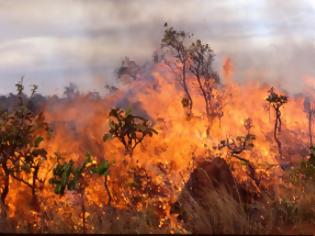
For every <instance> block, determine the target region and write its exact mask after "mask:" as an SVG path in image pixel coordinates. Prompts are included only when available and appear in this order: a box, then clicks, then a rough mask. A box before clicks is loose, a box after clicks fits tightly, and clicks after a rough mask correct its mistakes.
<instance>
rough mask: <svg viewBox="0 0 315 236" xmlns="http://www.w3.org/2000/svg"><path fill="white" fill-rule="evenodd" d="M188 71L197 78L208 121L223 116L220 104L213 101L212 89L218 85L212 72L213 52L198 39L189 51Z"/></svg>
mask: <svg viewBox="0 0 315 236" xmlns="http://www.w3.org/2000/svg"><path fill="white" fill-rule="evenodd" d="M189 55H190V64H189V70H190V71H191V73H192V74H193V75H195V77H196V78H197V82H198V85H199V88H200V90H201V93H202V96H203V98H204V101H205V105H206V113H207V117H208V119H209V120H212V119H213V118H215V117H221V116H222V115H223V112H222V107H221V104H220V103H219V102H218V101H215V97H214V93H213V92H214V89H215V87H216V84H218V83H220V78H219V75H218V74H217V73H216V72H215V71H214V70H213V68H212V62H213V59H214V55H213V52H212V50H211V48H210V47H209V45H208V44H205V45H204V44H202V43H201V41H200V40H199V39H198V40H196V42H194V43H192V45H191V47H190V49H189Z"/></svg>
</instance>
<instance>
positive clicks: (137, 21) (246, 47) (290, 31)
mask: <svg viewBox="0 0 315 236" xmlns="http://www.w3.org/2000/svg"><path fill="white" fill-rule="evenodd" d="M165 21H167V22H169V24H171V25H174V26H175V27H176V28H178V29H183V30H186V31H189V32H192V33H194V34H195V36H196V37H198V38H200V39H202V40H203V41H206V42H208V43H209V44H210V46H211V47H212V48H213V50H214V52H215V54H216V55H217V56H216V65H217V67H218V68H219V66H220V65H221V64H222V61H223V58H224V57H231V58H232V60H233V62H234V64H235V65H234V67H235V77H236V78H237V79H239V80H243V79H248V78H250V79H265V80H273V81H281V82H282V83H283V84H284V87H285V88H287V89H289V90H291V91H293V92H296V91H299V90H300V89H301V86H302V78H303V77H304V76H305V75H308V76H314V77H315V63H314V62H315V60H314V58H315V1H314V0H309V1H307V0H292V1H290V0H247V1H245V0H230V1H229V0H222V1H218V0H187V1H186V0H151V1H149V0H113V1H110V0H107V1H105V0H104V1H97V0H90V1H83V0H82V1H79V0H77V1H74V0H73V1H70V0H60V1H57V0H27V1H25V0H20V1H18V0H9V1H8V0H0V29H1V31H0V93H1V94H7V93H8V92H10V91H13V90H14V83H15V82H16V81H17V80H18V79H19V78H20V77H21V76H22V75H24V76H25V79H26V83H27V84H31V83H36V84H38V85H39V86H40V89H41V92H43V93H46V94H47V93H48V94H52V93H61V92H62V91H63V87H64V86H65V85H67V84H68V83H69V82H70V81H73V82H75V83H77V84H78V85H79V86H80V87H81V88H83V89H86V90H87V89H91V90H97V91H101V90H103V87H104V84H105V83H111V81H113V75H112V72H113V70H114V69H115V68H117V66H118V65H119V64H120V61H121V59H122V58H123V57H124V56H129V57H130V58H132V59H135V60H137V61H139V62H144V61H145V60H151V58H152V52H153V51H154V50H155V49H157V48H158V47H159V42H160V39H161V37H162V34H163V24H164V22H165Z"/></svg>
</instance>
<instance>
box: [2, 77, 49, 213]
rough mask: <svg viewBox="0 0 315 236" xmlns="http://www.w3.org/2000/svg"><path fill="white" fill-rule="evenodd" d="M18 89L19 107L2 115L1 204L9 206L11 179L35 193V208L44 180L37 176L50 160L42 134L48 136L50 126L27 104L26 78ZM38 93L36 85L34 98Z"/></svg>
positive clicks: (32, 94) (18, 85)
mask: <svg viewBox="0 0 315 236" xmlns="http://www.w3.org/2000/svg"><path fill="white" fill-rule="evenodd" d="M16 87H17V97H18V104H17V108H16V109H15V110H13V111H12V112H3V113H1V115H0V127H1V128H0V168H1V171H2V173H3V179H4V186H3V187H2V191H1V202H2V204H3V205H4V206H5V205H6V204H5V203H6V202H5V200H6V197H7V195H8V193H9V186H10V178H13V179H14V180H16V181H19V182H21V183H23V184H24V185H25V186H27V187H29V188H30V189H31V190H32V200H33V203H34V206H35V207H36V206H37V204H36V203H37V190H38V188H39V187H40V186H39V185H40V184H41V183H43V181H44V180H41V179H39V177H38V174H39V170H40V167H41V165H42V163H43V161H45V160H46V158H47V152H46V150H45V149H44V148H41V147H40V144H41V142H42V141H43V140H44V138H43V136H42V135H43V134H47V133H48V131H49V127H48V124H47V123H46V122H45V117H44V115H43V113H39V114H37V115H36V114H34V113H32V112H31V111H30V110H29V109H28V108H27V106H26V105H25V103H24V99H23V97H24V96H23V91H24V85H23V79H21V81H20V82H18V83H17V84H16ZM36 90H37V86H33V89H32V93H31V97H32V96H34V94H35V93H36ZM29 179H31V181H29Z"/></svg>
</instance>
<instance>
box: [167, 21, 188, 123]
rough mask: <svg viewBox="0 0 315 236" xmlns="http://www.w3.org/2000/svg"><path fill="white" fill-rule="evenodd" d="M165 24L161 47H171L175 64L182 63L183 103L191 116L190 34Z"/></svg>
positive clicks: (180, 77) (180, 76)
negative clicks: (188, 80) (188, 78)
mask: <svg viewBox="0 0 315 236" xmlns="http://www.w3.org/2000/svg"><path fill="white" fill-rule="evenodd" d="M164 26H165V27H166V29H165V31H164V36H163V38H162V41H161V47H162V48H168V49H170V50H171V52H172V53H173V55H174V57H175V59H176V62H175V64H180V70H181V72H180V74H179V79H180V82H181V84H182V86H183V89H184V92H185V97H184V98H183V99H182V104H183V106H184V107H185V108H188V112H187V116H188V117H190V116H191V115H192V107H193V100H192V97H191V95H190V92H189V89H188V85H187V75H186V73H187V69H188V66H189V56H190V55H189V50H188V48H187V46H186V45H185V44H186V41H187V39H188V38H189V37H190V35H189V34H187V33H186V32H185V31H177V30H175V29H174V28H173V27H168V25H167V23H165V24H164Z"/></svg>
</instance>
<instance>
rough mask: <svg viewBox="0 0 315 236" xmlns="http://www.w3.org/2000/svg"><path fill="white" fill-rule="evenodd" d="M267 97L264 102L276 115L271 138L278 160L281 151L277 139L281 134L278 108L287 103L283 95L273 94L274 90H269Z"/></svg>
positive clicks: (279, 142) (286, 98)
mask: <svg viewBox="0 0 315 236" xmlns="http://www.w3.org/2000/svg"><path fill="white" fill-rule="evenodd" d="M268 92H269V96H268V97H267V98H266V101H267V102H269V104H270V105H271V106H272V107H273V109H274V111H275V115H276V119H275V125H274V130H273V137H274V139H275V141H276V143H277V146H278V152H279V156H280V158H282V149H281V141H280V139H279V134H280V132H281V124H282V123H281V111H280V108H281V107H282V106H283V105H284V104H286V103H287V102H288V97H287V96H284V95H278V94H277V93H275V92H274V89H273V88H271V89H270V90H269V91H268Z"/></svg>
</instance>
